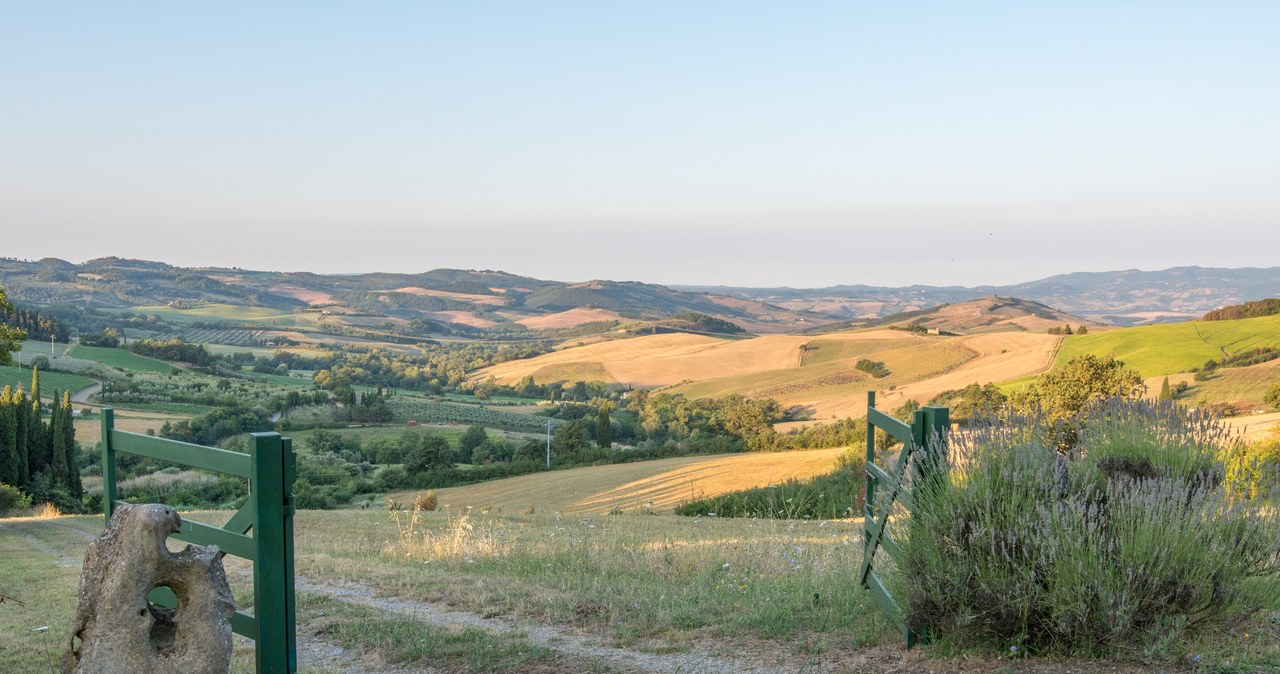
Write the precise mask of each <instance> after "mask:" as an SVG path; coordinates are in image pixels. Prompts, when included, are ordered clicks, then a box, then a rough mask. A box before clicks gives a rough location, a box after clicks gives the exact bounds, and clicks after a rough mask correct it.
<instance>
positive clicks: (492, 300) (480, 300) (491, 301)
mask: <svg viewBox="0 0 1280 674" xmlns="http://www.w3.org/2000/svg"><path fill="white" fill-rule="evenodd" d="M391 292H395V293H406V294H409V295H419V296H422V297H442V298H445V299H450V300H460V301H462V302H470V303H472V304H485V305H488V306H493V307H500V306H503V305H505V304H506V303H507V300H506V299H504V298H502V297H500V296H498V295H471V294H468V293H453V292H449V291H447V290H428V289H427V288H419V287H417V286H409V287H405V288H396V289H394V290H392V291H391Z"/></svg>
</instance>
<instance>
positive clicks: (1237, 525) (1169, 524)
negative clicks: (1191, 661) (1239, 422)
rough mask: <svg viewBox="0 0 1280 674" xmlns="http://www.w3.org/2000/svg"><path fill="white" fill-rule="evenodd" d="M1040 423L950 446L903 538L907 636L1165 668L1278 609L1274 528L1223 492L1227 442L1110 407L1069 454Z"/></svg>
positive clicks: (1007, 420)
mask: <svg viewBox="0 0 1280 674" xmlns="http://www.w3.org/2000/svg"><path fill="white" fill-rule="evenodd" d="M1050 430H1051V425H1050V424H1049V423H1048V422H1047V420H1046V419H1045V417H1044V416H1043V415H1037V414H1030V415H1022V416H1019V415H1012V416H1004V417H1003V418H998V419H993V420H989V421H987V422H984V423H979V424H977V425H975V426H974V427H973V428H971V429H970V430H968V431H966V432H964V433H962V434H957V435H956V436H955V437H953V438H952V441H951V444H950V448H949V451H948V453H947V456H946V457H945V458H944V459H943V460H942V462H941V465H938V466H936V470H935V472H934V475H936V479H933V480H929V481H927V482H926V481H919V480H918V481H917V484H916V485H915V487H914V491H915V497H916V501H917V503H918V504H919V506H920V507H919V508H918V509H917V512H916V514H915V515H914V516H913V517H911V518H910V520H909V522H907V523H906V524H905V529H906V531H905V532H904V533H906V534H907V536H908V540H907V541H906V543H905V545H904V548H905V551H906V560H905V563H904V565H903V569H902V571H903V573H904V576H905V581H906V586H907V588H908V590H907V612H908V620H909V622H910V623H911V624H912V625H913V626H915V627H922V628H928V629H931V630H934V631H935V633H937V634H939V635H947V636H949V637H952V638H954V639H956V640H957V641H959V642H962V643H972V642H986V643H991V644H993V645H996V644H998V645H999V647H1000V648H1001V649H1002V650H1003V649H1008V648H1009V647H1010V645H1015V646H1017V647H1018V648H1019V649H1020V651H1019V652H1041V651H1053V652H1060V653H1068V654H1076V655H1081V654H1084V655H1088V654H1092V655H1102V654H1109V653H1114V652H1117V651H1120V650H1126V649H1138V650H1141V651H1145V652H1148V653H1157V652H1164V653H1168V652H1169V649H1170V648H1171V647H1173V646H1174V645H1176V644H1177V643H1178V641H1179V640H1180V639H1181V638H1182V637H1183V636H1186V635H1187V634H1188V633H1190V632H1194V631H1205V630H1216V629H1223V628H1230V627H1232V626H1234V625H1237V624H1239V623H1240V622H1241V621H1243V620H1246V619H1248V618H1250V617H1252V616H1254V615H1255V614H1256V613H1257V612H1259V611H1260V610H1263V609H1269V608H1272V607H1277V606H1280V577H1278V576H1277V574H1278V573H1280V517H1278V516H1277V514H1276V509H1275V508H1274V507H1266V506H1262V507H1260V505H1259V503H1258V502H1256V501H1251V500H1248V499H1243V498H1238V497H1236V495H1234V494H1233V493H1231V492H1229V491H1228V490H1227V489H1226V488H1225V486H1224V484H1223V478H1224V476H1225V475H1226V470H1225V468H1224V464H1223V457H1224V456H1226V455H1227V453H1228V452H1230V451H1231V447H1230V442H1229V438H1228V437H1227V436H1226V434H1225V433H1224V432H1223V431H1222V429H1221V427H1220V426H1219V425H1218V424H1217V423H1216V422H1215V421H1214V420H1211V419H1208V420H1207V419H1202V418H1197V417H1194V416H1192V414H1191V413H1190V412H1187V411H1185V410H1183V409H1181V408H1179V407H1176V406H1174V405H1170V404H1153V403H1148V402H1142V401H1129V402H1115V401H1113V402H1110V403H1107V404H1106V405H1103V406H1099V407H1096V408H1094V409H1092V410H1091V411H1090V412H1088V413H1086V414H1085V415H1084V416H1083V417H1082V421H1081V422H1080V427H1079V431H1080V432H1079V441H1078V442H1077V443H1076V445H1075V447H1074V448H1073V449H1072V450H1071V451H1070V453H1068V454H1060V453H1059V452H1058V451H1056V449H1055V444H1054V443H1053V442H1052V437H1053V436H1052V434H1051V433H1050V432H1049V431H1050Z"/></svg>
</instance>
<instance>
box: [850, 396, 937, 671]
mask: <svg viewBox="0 0 1280 674" xmlns="http://www.w3.org/2000/svg"><path fill="white" fill-rule="evenodd" d="M950 426H951V423H950V412H949V411H948V410H947V408H945V407H925V408H923V409H918V410H916V411H915V415H914V417H913V418H912V422H911V425H907V424H905V423H903V422H901V421H898V420H897V419H894V418H893V417H891V416H889V415H887V414H885V413H884V412H881V411H880V410H877V409H876V394H875V391H867V497H866V505H865V509H866V513H865V514H866V519H865V520H864V521H863V531H864V535H865V540H864V546H865V547H864V548H863V554H862V574H861V578H862V586H863V587H864V588H867V589H868V590H871V593H872V595H874V596H875V598H876V600H877V601H879V602H880V605H881V606H882V607H883V608H884V610H885V612H886V613H887V614H888V615H889V618H890V619H891V620H893V621H894V624H896V625H897V626H898V629H899V630H900V631H901V632H902V636H903V638H905V639H906V643H907V648H911V647H912V646H915V645H916V643H918V642H920V641H922V640H924V639H925V638H927V636H928V635H927V634H926V633H922V630H919V629H912V628H911V627H909V626H908V625H907V620H906V614H905V613H904V612H903V610H902V607H901V606H900V605H899V604H898V602H897V601H896V600H895V599H894V598H893V595H891V594H890V593H889V590H888V589H887V588H886V587H885V585H884V582H883V579H882V578H881V577H880V576H878V575H877V574H876V571H875V559H876V552H877V551H878V550H880V549H883V550H884V552H885V553H886V554H888V555H889V556H890V557H891V558H893V560H894V561H895V562H899V563H901V562H902V560H903V553H902V548H901V547H900V546H899V545H898V542H897V541H895V540H894V539H893V537H892V536H890V535H889V532H888V531H887V530H886V526H887V525H888V524H889V517H890V515H892V514H893V510H894V503H895V502H898V503H901V504H902V505H903V506H905V507H906V509H907V510H908V511H909V512H915V509H916V505H915V503H914V501H913V500H912V498H911V491H910V489H909V486H908V483H910V484H918V483H919V482H920V481H921V480H922V479H926V478H928V477H929V473H930V472H931V471H933V470H936V468H937V461H936V459H937V458H939V457H940V456H941V455H942V454H943V453H944V452H945V451H946V432H947V430H948V429H949V428H950ZM876 429H880V430H882V431H884V432H886V433H888V434H889V435H891V436H893V437H894V438H897V439H898V440H900V441H901V442H902V451H901V452H900V453H899V454H898V461H897V463H896V465H895V466H894V467H893V472H892V473H890V472H889V471H887V470H885V469H884V468H881V467H880V465H879V464H877V463H876ZM913 457H914V459H915V461H912V459H913ZM908 466H911V467H913V474H912V475H910V476H908V475H907V474H906V472H907V468H908ZM881 488H884V489H888V490H889V492H888V497H887V498H885V499H884V505H883V506H882V508H881V512H876V497H877V490H878V489H881Z"/></svg>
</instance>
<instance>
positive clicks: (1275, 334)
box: [1056, 315, 1280, 377]
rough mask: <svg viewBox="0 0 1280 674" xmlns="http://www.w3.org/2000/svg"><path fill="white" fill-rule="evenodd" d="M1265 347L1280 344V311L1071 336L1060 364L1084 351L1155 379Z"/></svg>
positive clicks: (1063, 351) (1067, 339) (1063, 348)
mask: <svg viewBox="0 0 1280 674" xmlns="http://www.w3.org/2000/svg"><path fill="white" fill-rule="evenodd" d="M1263 347H1280V315H1277V316H1262V317H1258V318H1244V319H1237V320H1227V321H1187V322H1185V323H1172V324H1169V325H1150V326H1139V327H1134V328H1126V329H1123V330H1111V331H1107V332H1102V333H1098V334H1088V335H1071V336H1069V337H1067V338H1066V340H1065V341H1064V342H1063V344H1062V349H1061V350H1060V351H1059V352H1058V357H1057V360H1056V363H1063V362H1065V361H1066V360H1067V359H1069V358H1071V357H1072V356H1076V355H1079V354H1085V353H1089V354H1094V355H1098V356H1112V357H1114V358H1117V359H1119V360H1123V361H1124V362H1125V363H1126V364H1127V365H1129V366H1130V367H1133V368H1135V369H1137V370H1138V371H1139V372H1141V373H1142V376H1144V377H1155V376H1159V375H1167V374H1174V373H1177V372H1189V371H1190V370H1191V369H1192V368H1196V367H1201V366H1203V365H1204V364H1205V361H1208V360H1214V359H1220V358H1222V357H1224V356H1229V355H1231V354H1235V353H1240V352H1242V351H1247V350H1249V349H1257V348H1263Z"/></svg>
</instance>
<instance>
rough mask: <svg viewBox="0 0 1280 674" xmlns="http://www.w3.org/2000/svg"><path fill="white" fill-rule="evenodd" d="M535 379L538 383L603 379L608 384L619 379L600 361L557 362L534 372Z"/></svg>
mask: <svg viewBox="0 0 1280 674" xmlns="http://www.w3.org/2000/svg"><path fill="white" fill-rule="evenodd" d="M533 381H534V382H535V383H538V384H554V383H556V382H576V381H602V382H604V383H606V384H612V383H615V382H616V381H617V380H616V379H614V378H613V375H611V374H609V371H608V370H606V369H604V365H601V364H600V363H580V362H579V363H555V364H553V365H547V366H546V367H540V368H538V370H537V371H536V372H534V373H533Z"/></svg>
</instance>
